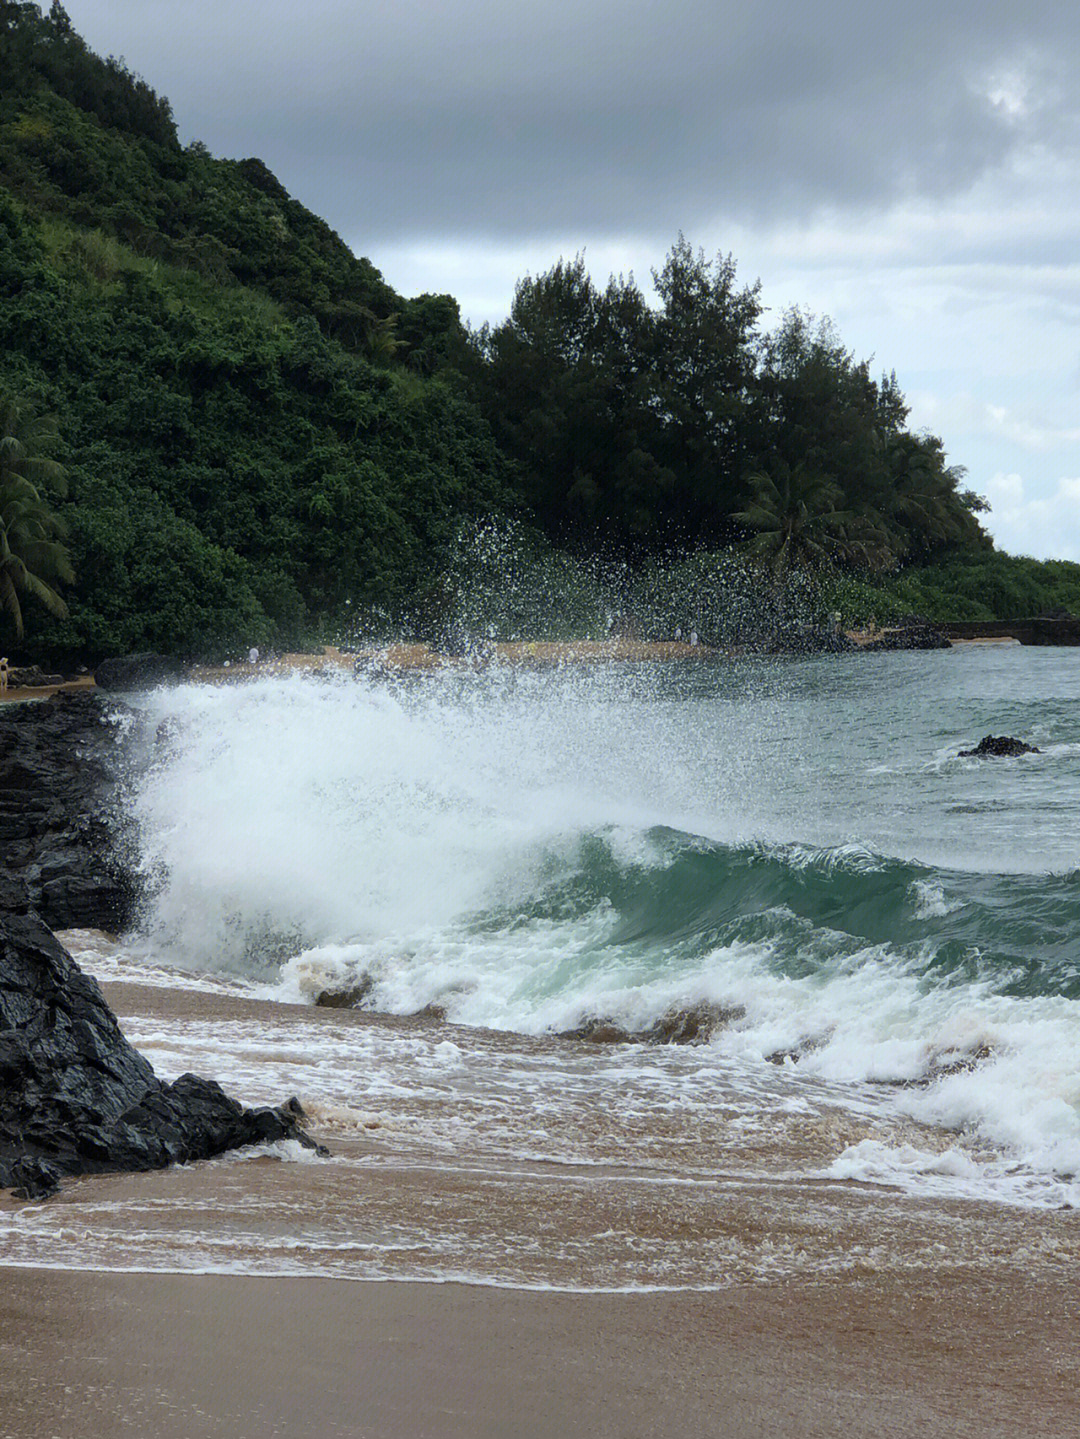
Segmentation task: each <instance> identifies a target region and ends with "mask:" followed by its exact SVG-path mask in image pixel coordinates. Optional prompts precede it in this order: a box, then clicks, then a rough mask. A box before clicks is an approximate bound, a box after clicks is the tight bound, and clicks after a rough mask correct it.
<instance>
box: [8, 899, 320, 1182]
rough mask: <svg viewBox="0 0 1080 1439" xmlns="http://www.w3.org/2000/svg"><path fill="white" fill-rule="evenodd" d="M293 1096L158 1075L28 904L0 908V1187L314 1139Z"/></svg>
mask: <svg viewBox="0 0 1080 1439" xmlns="http://www.w3.org/2000/svg"><path fill="white" fill-rule="evenodd" d="M302 1117H303V1116H302V1111H301V1110H300V1106H299V1105H298V1104H297V1103H296V1101H295V1100H291V1101H290V1102H289V1103H288V1104H287V1105H284V1106H282V1107H281V1108H279V1109H256V1110H250V1109H244V1108H243V1107H242V1106H241V1105H239V1104H238V1103H237V1102H236V1100H234V1099H230V1098H229V1096H228V1095H227V1094H225V1092H224V1091H223V1090H222V1089H221V1087H220V1086H219V1085H218V1084H215V1083H214V1082H213V1080H208V1079H200V1078H198V1077H197V1076H196V1075H193V1074H185V1075H181V1077H180V1078H179V1079H177V1080H176V1081H175V1082H174V1083H172V1084H165V1083H163V1082H162V1081H161V1080H160V1079H158V1078H157V1076H156V1075H155V1074H154V1071H153V1069H152V1068H151V1066H150V1064H149V1062H148V1061H147V1060H146V1059H144V1058H143V1056H142V1055H141V1054H139V1052H138V1051H137V1050H136V1049H135V1048H133V1046H132V1045H131V1044H129V1043H128V1041H127V1040H126V1039H125V1038H124V1036H123V1034H122V1033H121V1032H120V1026H119V1025H118V1024H117V1022H116V1019H115V1018H114V1016H113V1014H112V1012H111V1010H110V1009H109V1007H108V1006H107V1005H106V1003H105V1000H104V999H103V997H102V994H101V991H100V990H99V988H98V986H97V984H96V983H95V982H94V980H93V979H91V978H90V977H89V976H88V975H86V974H84V973H83V972H82V970H80V969H79V967H78V965H77V964H76V963H75V961H74V960H73V959H72V958H71V956H70V955H69V954H68V953H67V951H66V950H64V949H63V948H62V947H61V946H60V944H58V943H57V941H56V939H54V937H53V936H52V935H51V934H50V933H49V931H48V930H47V929H46V928H45V926H44V925H43V924H42V923H41V921H40V920H39V919H37V917H36V916H35V915H33V914H12V913H9V914H6V915H5V914H0V1188H14V1189H15V1190H16V1192H17V1194H18V1195H19V1196H20V1197H22V1198H43V1197H45V1196H46V1195H48V1194H51V1193H53V1192H54V1191H55V1190H56V1188H57V1187H58V1185H59V1182H60V1180H61V1178H62V1177H63V1176H65V1175H72V1174H94V1173H103V1172H107V1171H110V1170H147V1169H161V1168H164V1167H165V1166H166V1165H168V1164H174V1163H187V1162H189V1161H191V1160H195V1159H206V1158H210V1157H211V1156H213V1155H215V1154H221V1153H222V1152H223V1151H225V1150H227V1149H235V1148H238V1147H240V1146H242V1145H247V1144H258V1143H261V1142H262V1141H264V1140H275V1139H296V1140H298V1141H299V1142H300V1143H301V1144H303V1145H305V1146H307V1147H308V1148H315V1147H316V1146H315V1145H314V1144H313V1143H312V1141H311V1140H310V1139H309V1138H308V1137H307V1135H306V1134H304V1132H303V1130H302V1129H300V1127H299V1123H298V1121H299V1119H300V1118H302Z"/></svg>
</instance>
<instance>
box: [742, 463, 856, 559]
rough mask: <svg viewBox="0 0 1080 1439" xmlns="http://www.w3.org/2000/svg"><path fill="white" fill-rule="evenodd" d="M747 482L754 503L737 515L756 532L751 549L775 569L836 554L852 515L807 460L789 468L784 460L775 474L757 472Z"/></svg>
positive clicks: (831, 483) (836, 489)
mask: <svg viewBox="0 0 1080 1439" xmlns="http://www.w3.org/2000/svg"><path fill="white" fill-rule="evenodd" d="M748 484H749V485H750V487H751V492H752V498H751V500H750V503H749V504H748V505H747V506H746V508H745V509H744V510H739V511H737V512H736V514H735V515H734V516H733V519H735V520H737V521H738V522H739V524H741V525H745V527H746V528H747V529H748V530H754V531H755V532H756V533H755V536H754V538H753V539H752V540H751V542H750V547H749V548H750V552H751V553H753V554H757V555H760V556H762V557H763V558H764V559H765V560H766V561H767V562H768V563H769V565H770V566H771V567H772V569H774V570H776V571H777V572H781V571H786V570H790V569H801V568H810V567H812V566H814V565H817V564H821V563H823V562H828V561H830V560H831V559H833V558H834V557H835V555H836V554H837V552H838V551H839V549H840V547H841V545H842V544H843V539H844V526H845V524H846V522H847V521H848V519H849V518H850V516H849V515H848V513H847V512H846V511H845V510H842V509H840V508H839V506H840V505H841V504H842V502H843V496H842V494H841V492H840V489H839V487H838V486H837V485H836V484H835V482H834V481H833V480H831V479H830V478H829V477H828V476H827V475H824V474H821V473H820V472H819V471H817V470H813V469H810V468H808V467H807V466H805V465H803V464H797V465H795V466H794V467H792V468H789V467H788V466H787V465H786V464H784V463H783V461H780V462H779V465H778V472H777V478H776V479H773V477H772V476H771V475H766V474H756V475H751V476H750V477H749V479H748Z"/></svg>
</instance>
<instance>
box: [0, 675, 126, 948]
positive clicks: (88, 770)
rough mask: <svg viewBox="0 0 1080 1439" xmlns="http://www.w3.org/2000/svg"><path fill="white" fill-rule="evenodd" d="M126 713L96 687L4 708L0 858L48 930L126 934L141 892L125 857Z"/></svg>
mask: <svg viewBox="0 0 1080 1439" xmlns="http://www.w3.org/2000/svg"><path fill="white" fill-rule="evenodd" d="M123 714H124V710H123V707H122V706H119V705H117V704H115V703H111V704H109V703H106V702H105V701H104V700H103V699H102V698H101V697H100V696H98V695H97V694H95V693H94V691H93V690H73V691H69V692H67V693H60V694H57V695H54V696H53V698H52V699H49V700H42V701H39V702H34V703H32V704H9V705H4V706H0V856H2V865H3V872H4V873H6V874H7V876H8V878H9V879H10V880H16V879H17V880H19V881H21V883H22V884H23V885H24V886H25V889H26V894H27V896H28V902H29V904H30V906H31V907H32V908H33V909H34V910H35V911H36V912H37V914H38V915H39V916H40V917H41V918H42V919H43V920H44V921H45V923H46V924H47V925H48V926H49V927H50V929H79V928H82V929H107V930H116V929H122V928H123V927H124V925H125V924H127V923H128V922H129V920H130V919H131V917H132V913H133V908H134V904H135V899H136V893H137V887H136V885H135V882H134V880H133V877H132V874H131V873H130V872H129V871H128V870H127V869H125V867H124V865H123V864H122V862H121V860H120V858H119V855H120V853H121V851H122V847H123V846H122V843H121V830H122V818H121V809H120V805H119V802H118V793H119V780H120V764H121V758H122V753H121V752H122V736H123V726H122V723H120V722H118V721H119V720H120V719H121V717H122V715H123Z"/></svg>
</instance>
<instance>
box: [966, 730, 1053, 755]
mask: <svg viewBox="0 0 1080 1439" xmlns="http://www.w3.org/2000/svg"><path fill="white" fill-rule="evenodd" d="M1040 753H1041V751H1040V750H1039V749H1038V747H1037V746H1036V745H1033V744H1025V743H1024V741H1023V740H1022V739H1013V737H1012V736H1011V735H1004V734H1003V735H993V734H988V735H986V736H985V738H983V739H981V740H980V741H979V743H978V744H977V745H976V746H975V748H974V749H962V750H961V751H960V758H961V759H1011V758H1012V757H1013V756H1014V755H1019V754H1040Z"/></svg>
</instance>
